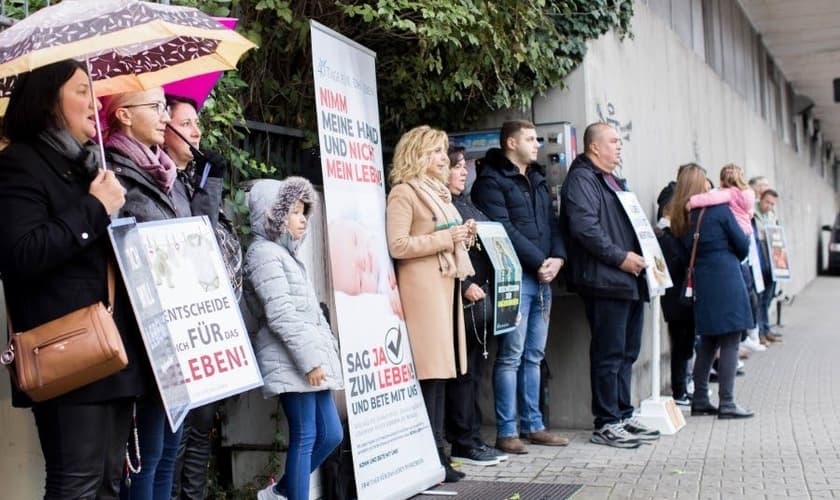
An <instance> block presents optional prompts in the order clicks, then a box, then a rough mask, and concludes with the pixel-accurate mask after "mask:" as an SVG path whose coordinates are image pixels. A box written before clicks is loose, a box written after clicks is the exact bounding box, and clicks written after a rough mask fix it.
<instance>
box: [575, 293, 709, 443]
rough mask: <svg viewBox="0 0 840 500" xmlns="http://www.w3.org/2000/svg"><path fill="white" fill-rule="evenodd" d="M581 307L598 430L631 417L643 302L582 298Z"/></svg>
mask: <svg viewBox="0 0 840 500" xmlns="http://www.w3.org/2000/svg"><path fill="white" fill-rule="evenodd" d="M583 303H584V305H585V306H586V318H587V319H588V320H589V330H590V332H591V333H592V340H591V341H590V344H589V363H590V372H589V376H590V383H591V386H592V415H593V416H594V417H595V428H596V429H600V428H601V427H603V426H604V425H606V424H614V423H617V422H619V421H621V420H624V419H626V418H630V417H632V416H633V405H632V404H631V402H630V388H631V377H632V375H633V363H634V362H635V361H636V358H638V357H639V350H640V349H641V347H642V326H643V320H644V301H641V300H618V299H606V298H600V297H584V299H583ZM694 390H695V394H696V391H697V387H696V386H695V388H694Z"/></svg>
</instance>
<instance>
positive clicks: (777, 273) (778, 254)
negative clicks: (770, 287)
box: [764, 225, 791, 280]
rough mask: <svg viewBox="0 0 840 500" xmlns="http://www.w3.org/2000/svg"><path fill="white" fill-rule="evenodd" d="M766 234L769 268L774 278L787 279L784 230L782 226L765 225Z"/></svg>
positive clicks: (787, 265)
mask: <svg viewBox="0 0 840 500" xmlns="http://www.w3.org/2000/svg"><path fill="white" fill-rule="evenodd" d="M764 231H765V234H766V236H767V237H766V238H765V242H766V244H767V253H768V254H769V255H770V268H771V270H772V272H773V279H775V280H789V279H790V277H791V272H790V259H789V258H788V251H787V242H786V240H785V230H784V228H783V227H782V226H774V225H767V226H765V227H764Z"/></svg>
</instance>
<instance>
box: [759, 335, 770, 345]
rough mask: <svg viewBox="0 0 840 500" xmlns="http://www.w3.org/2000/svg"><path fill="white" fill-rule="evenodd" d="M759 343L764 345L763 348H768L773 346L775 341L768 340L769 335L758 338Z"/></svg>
mask: <svg viewBox="0 0 840 500" xmlns="http://www.w3.org/2000/svg"><path fill="white" fill-rule="evenodd" d="M758 343H759V344H761V345H763V346H768V345H770V344H772V343H773V341H772V340H768V339H767V335H761V336H759V337H758Z"/></svg>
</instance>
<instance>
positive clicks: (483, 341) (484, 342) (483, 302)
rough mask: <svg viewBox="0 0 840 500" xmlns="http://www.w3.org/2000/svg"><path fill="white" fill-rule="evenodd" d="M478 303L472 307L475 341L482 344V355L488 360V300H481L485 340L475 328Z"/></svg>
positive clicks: (471, 314)
mask: <svg viewBox="0 0 840 500" xmlns="http://www.w3.org/2000/svg"><path fill="white" fill-rule="evenodd" d="M476 304H478V302H473V303H472V307H470V316H471V317H472V327H473V335H475V340H477V341H478V343H479V344H481V347H482V348H483V350H482V353H481V355H482V356H484V359H487V299H486V298H484V299H481V307H482V316H481V317H482V318H483V319H484V333H483V339H482V338H481V337H479V336H478V330H477V329H476V328H475V306H476Z"/></svg>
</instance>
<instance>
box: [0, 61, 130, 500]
mask: <svg viewBox="0 0 840 500" xmlns="http://www.w3.org/2000/svg"><path fill="white" fill-rule="evenodd" d="M95 113H96V108H95V107H94V105H93V100H92V98H91V94H90V87H89V85H88V79H87V74H86V72H85V67H84V66H83V65H81V64H79V63H78V62H76V61H72V60H64V61H60V62H56V63H53V64H50V65H48V66H43V67H41V68H38V69H36V70H34V71H31V72H29V73H24V74H21V75H20V76H19V77H18V80H17V84H16V85H15V87H14V90H13V92H12V95H11V99H10V101H9V107H8V111H7V112H6V116H5V131H4V134H5V136H6V138H7V139H8V140H9V141H10V145H9V146H8V147H7V148H6V149H5V150H4V151H3V152H2V153H0V213H2V214H3V216H4V217H3V222H2V224H0V273H2V275H3V283H4V285H5V291H6V305H7V307H8V312H9V318H10V319H11V321H13V322H14V328H15V330H16V331H26V330H29V329H31V328H33V327H35V326H38V325H40V324H42V323H45V322H47V321H49V320H52V319H54V318H57V317H60V316H63V315H65V314H66V313H69V312H71V311H74V310H76V309H79V308H80V307H83V306H86V305H89V304H92V303H96V302H99V301H102V302H107V296H108V292H107V285H106V282H107V279H108V278H107V274H108V271H107V266H108V264H107V263H108V261H109V260H112V259H113V257H112V256H111V247H110V244H109V241H108V232H107V229H108V224H109V223H110V219H109V217H108V214H112V213H115V212H117V210H119V209H120V207H122V206H123V203H124V201H125V198H124V192H125V190H124V189H123V188H122V186H120V184H119V182H118V181H117V180H116V178H115V177H114V174H113V173H112V172H106V171H105V170H101V168H100V167H101V165H100V163H99V156H98V155H97V154H95V153H93V152H91V151H90V150H88V149H87V147H86V146H87V145H88V144H90V140H91V138H93V137H94V136H95V134H96V128H95V124H94V116H95ZM115 274H116V276H115V279H116V294H115V297H114V304H113V308H114V321H115V323H116V325H117V327H118V329H119V331H120V336H121V337H122V341H123V345H124V346H125V350H126V354H127V355H128V366H127V367H126V368H125V369H123V370H122V371H120V372H118V373H116V374H114V375H111V376H109V377H106V378H104V379H101V380H99V381H97V382H93V383H91V384H88V385H86V386H83V387H81V388H79V389H77V390H75V391H72V392H69V393H67V394H65V395H63V396H59V397H56V398H53V399H50V400H47V401H43V402H39V403H34V404H33V403H32V402H31V401H29V400H28V399H27V398H26V397H25V396H24V395H23V394H22V393H19V392H17V391H15V392H14V394H13V403H14V405H15V406H19V407H20V406H31V407H32V412H33V413H34V415H35V423H36V425H37V427H38V437H39V439H40V442H41V450H42V451H43V454H44V462H45V465H46V487H45V493H44V498H46V499H65V498H97V499H115V498H117V495H118V492H119V488H120V481H119V479H120V474H121V472H122V466H123V460H124V457H125V439H126V436H127V435H128V432H129V426H130V422H131V405H132V402H133V400H134V398H135V397H136V396H138V395H140V394H141V393H142V392H143V389H144V383H143V382H144V378H143V373H142V370H141V369H140V366H141V364H140V359H141V356H142V354H141V353H142V352H143V347H142V345H141V343H140V333H139V332H138V331H137V322H136V320H135V319H134V314H133V312H132V308H131V305H130V303H129V301H128V296H127V294H126V291H125V286H124V284H123V283H122V280H121V278H120V276H119V273H115Z"/></svg>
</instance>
